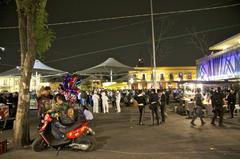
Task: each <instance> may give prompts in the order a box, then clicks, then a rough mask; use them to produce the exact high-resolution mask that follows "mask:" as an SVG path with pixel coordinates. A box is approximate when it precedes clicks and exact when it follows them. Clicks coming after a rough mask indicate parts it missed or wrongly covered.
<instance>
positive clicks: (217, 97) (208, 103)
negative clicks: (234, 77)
mask: <svg viewBox="0 0 240 159" xmlns="http://www.w3.org/2000/svg"><path fill="white" fill-rule="evenodd" d="M239 95H240V93H239V91H237V90H235V89H233V88H232V89H221V88H220V87H218V88H217V89H207V90H205V91H203V90H201V89H196V92H195V95H194V96H193V97H192V98H190V100H189V101H187V102H186V101H185V104H183V105H185V110H184V111H186V112H187V115H188V118H192V121H191V125H193V126H195V123H194V122H195V120H196V119H197V118H198V117H199V118H200V120H201V125H204V124H205V121H204V120H203V117H204V111H203V110H204V109H205V110H206V111H207V113H208V114H213V117H212V120H211V124H212V125H215V120H216V119H217V118H218V117H219V126H223V116H224V113H225V112H229V114H230V118H234V111H235V108H236V105H238V106H239V104H240V98H239V97H240V96H239ZM180 103H181V102H180Z"/></svg>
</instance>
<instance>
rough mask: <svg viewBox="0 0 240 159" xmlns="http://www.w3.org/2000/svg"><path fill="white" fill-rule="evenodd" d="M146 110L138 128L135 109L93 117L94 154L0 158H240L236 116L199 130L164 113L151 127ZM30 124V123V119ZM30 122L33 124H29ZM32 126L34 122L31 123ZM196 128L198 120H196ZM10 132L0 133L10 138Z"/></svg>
mask: <svg viewBox="0 0 240 159" xmlns="http://www.w3.org/2000/svg"><path fill="white" fill-rule="evenodd" d="M148 111H149V110H146V113H145V115H144V120H145V122H144V123H145V125H143V126H139V125H137V123H138V109H137V108H136V107H135V108H133V107H131V108H124V109H123V112H122V113H119V114H117V113H110V114H97V115H96V116H95V128H94V130H95V131H96V139H97V142H98V147H97V150H96V151H94V152H88V153H84V152H73V151H68V150H63V151H61V152H60V154H59V156H56V153H57V152H56V151H55V150H53V149H50V150H46V151H44V152H42V153H36V152H33V151H32V150H31V149H30V148H29V147H28V148H25V149H22V150H17V151H16V150H13V149H12V148H11V147H12V146H11V143H10V144H9V147H10V150H9V151H8V152H7V153H6V154H3V155H0V158H1V159H2V158H3V159H15V158H18V159H27V158H31V159H42V158H44V159H50V158H61V159H65V158H85V159H96V158H99V159H101V158H102V159H118V158H129V159H153V158H167V159H175V158H176V159H186V158H194V159H195V158H199V159H203V158H204V159H206V158H209V159H212V158H218V159H225V158H226V159H235V158H236V159H239V158H240V133H239V132H240V131H239V130H240V116H238V117H236V118H235V119H226V120H225V123H226V124H225V125H226V126H225V127H223V128H222V127H218V126H216V127H214V126H212V125H211V124H210V119H205V120H206V122H207V124H206V125H204V126H203V127H201V126H196V127H192V126H190V120H188V119H186V117H185V116H180V115H178V114H176V113H174V112H168V118H167V120H166V123H164V124H161V125H160V126H151V117H150V113H149V112H148ZM33 121H34V120H33ZM32 123H34V122H32ZM35 123H36V122H35ZM196 124H197V125H200V121H199V119H197V121H196ZM35 128H36V124H32V131H31V133H32V134H31V136H32V137H34V136H35V135H36V130H35ZM11 134H12V130H6V131H4V132H3V134H2V135H3V136H4V137H7V138H8V139H10V142H11Z"/></svg>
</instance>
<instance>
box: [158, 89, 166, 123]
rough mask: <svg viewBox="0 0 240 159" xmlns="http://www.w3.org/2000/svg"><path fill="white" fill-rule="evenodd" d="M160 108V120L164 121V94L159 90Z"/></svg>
mask: <svg viewBox="0 0 240 159" xmlns="http://www.w3.org/2000/svg"><path fill="white" fill-rule="evenodd" d="M159 96H160V110H161V117H162V122H163V123H164V122H165V105H166V95H165V93H164V92H160V94H159Z"/></svg>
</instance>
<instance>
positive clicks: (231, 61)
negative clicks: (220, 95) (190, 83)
mask: <svg viewBox="0 0 240 159" xmlns="http://www.w3.org/2000/svg"><path fill="white" fill-rule="evenodd" d="M209 49H210V50H212V51H218V52H216V53H213V54H211V55H209V56H207V57H203V58H201V59H199V60H197V79H198V80H201V81H221V80H239V79H240V33H239V34H236V35H235V36H233V37H230V38H229V39H226V40H224V41H222V42H220V43H218V44H216V45H214V46H212V47H210V48H209Z"/></svg>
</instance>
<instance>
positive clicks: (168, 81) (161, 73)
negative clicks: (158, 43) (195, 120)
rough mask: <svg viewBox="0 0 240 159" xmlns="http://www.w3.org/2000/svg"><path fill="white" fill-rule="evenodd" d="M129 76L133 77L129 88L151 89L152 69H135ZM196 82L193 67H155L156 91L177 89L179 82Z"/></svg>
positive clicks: (194, 68)
mask: <svg viewBox="0 0 240 159" xmlns="http://www.w3.org/2000/svg"><path fill="white" fill-rule="evenodd" d="M129 74H130V75H131V76H132V77H134V78H132V79H130V83H131V87H132V88H134V89H151V88H153V68H152V67H136V68H135V70H134V71H130V72H129ZM193 80H196V67H195V66H179V67H157V69H156V81H157V89H161V88H162V89H164V88H177V87H178V83H179V82H184V81H186V82H187V81H193Z"/></svg>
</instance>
